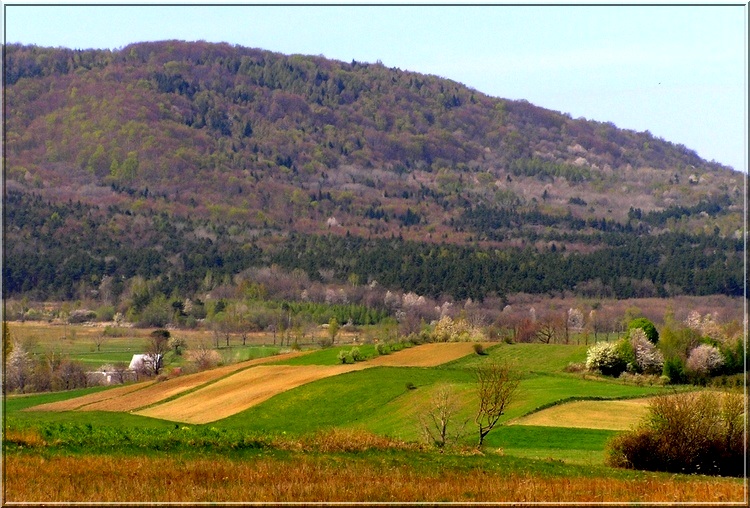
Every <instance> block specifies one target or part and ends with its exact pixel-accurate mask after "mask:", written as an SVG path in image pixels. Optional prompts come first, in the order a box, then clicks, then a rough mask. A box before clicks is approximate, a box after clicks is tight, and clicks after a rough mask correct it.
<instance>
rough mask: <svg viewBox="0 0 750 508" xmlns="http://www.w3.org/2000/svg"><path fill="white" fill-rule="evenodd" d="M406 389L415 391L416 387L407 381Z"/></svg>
mask: <svg viewBox="0 0 750 508" xmlns="http://www.w3.org/2000/svg"><path fill="white" fill-rule="evenodd" d="M406 389H407V390H416V389H417V385H415V384H414V383H412V382H411V381H409V382H408V383H406Z"/></svg>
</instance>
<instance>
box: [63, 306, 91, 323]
mask: <svg viewBox="0 0 750 508" xmlns="http://www.w3.org/2000/svg"><path fill="white" fill-rule="evenodd" d="M95 319H96V312H94V311H93V310H88V309H78V310H74V311H73V312H71V313H70V315H69V316H68V323H70V324H78V323H85V322H87V321H94V320H95Z"/></svg>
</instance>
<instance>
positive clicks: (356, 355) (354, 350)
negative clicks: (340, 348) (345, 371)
mask: <svg viewBox="0 0 750 508" xmlns="http://www.w3.org/2000/svg"><path fill="white" fill-rule="evenodd" d="M349 354H350V355H351V356H352V360H354V361H355V362H361V361H364V359H365V357H364V356H362V353H361V352H360V351H359V348H358V347H353V348H352V350H351V351H349Z"/></svg>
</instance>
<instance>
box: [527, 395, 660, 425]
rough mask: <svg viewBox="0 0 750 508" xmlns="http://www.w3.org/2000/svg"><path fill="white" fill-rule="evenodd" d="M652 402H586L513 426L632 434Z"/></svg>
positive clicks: (556, 408) (563, 406) (546, 411)
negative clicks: (566, 428)
mask: <svg viewBox="0 0 750 508" xmlns="http://www.w3.org/2000/svg"><path fill="white" fill-rule="evenodd" d="M650 400H651V399H647V398H646V399H629V400H582V401H575V402H568V403H566V404H560V405H559V406H553V407H550V408H547V409H544V410H542V411H539V412H537V413H532V414H530V415H528V416H524V417H522V418H519V419H518V420H515V421H514V422H512V425H534V426H540V427H571V428H579V429H603V430H629V429H631V428H633V427H634V426H635V425H637V424H638V423H639V422H641V421H642V419H643V417H645V416H646V414H647V412H648V404H649V401H650Z"/></svg>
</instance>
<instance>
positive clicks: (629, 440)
mask: <svg viewBox="0 0 750 508" xmlns="http://www.w3.org/2000/svg"><path fill="white" fill-rule="evenodd" d="M744 402H745V401H744V396H743V395H742V394H741V393H724V394H722V395H721V396H717V395H716V393H710V392H691V393H683V394H678V395H666V396H661V397H656V398H655V399H654V400H653V402H652V403H651V406H650V407H649V414H648V416H647V417H646V421H645V422H644V423H643V424H642V425H641V426H640V427H639V428H637V429H636V430H634V431H632V432H628V433H625V434H621V435H620V436H618V437H616V438H615V439H613V440H612V441H610V443H609V445H608V450H607V452H608V456H607V463H608V464H609V465H611V466H615V467H626V468H634V469H646V470H650V471H667V472H672V473H701V474H715V475H724V476H742V475H743V474H744V450H745V434H744V417H745V415H744V411H745V404H744Z"/></svg>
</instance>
